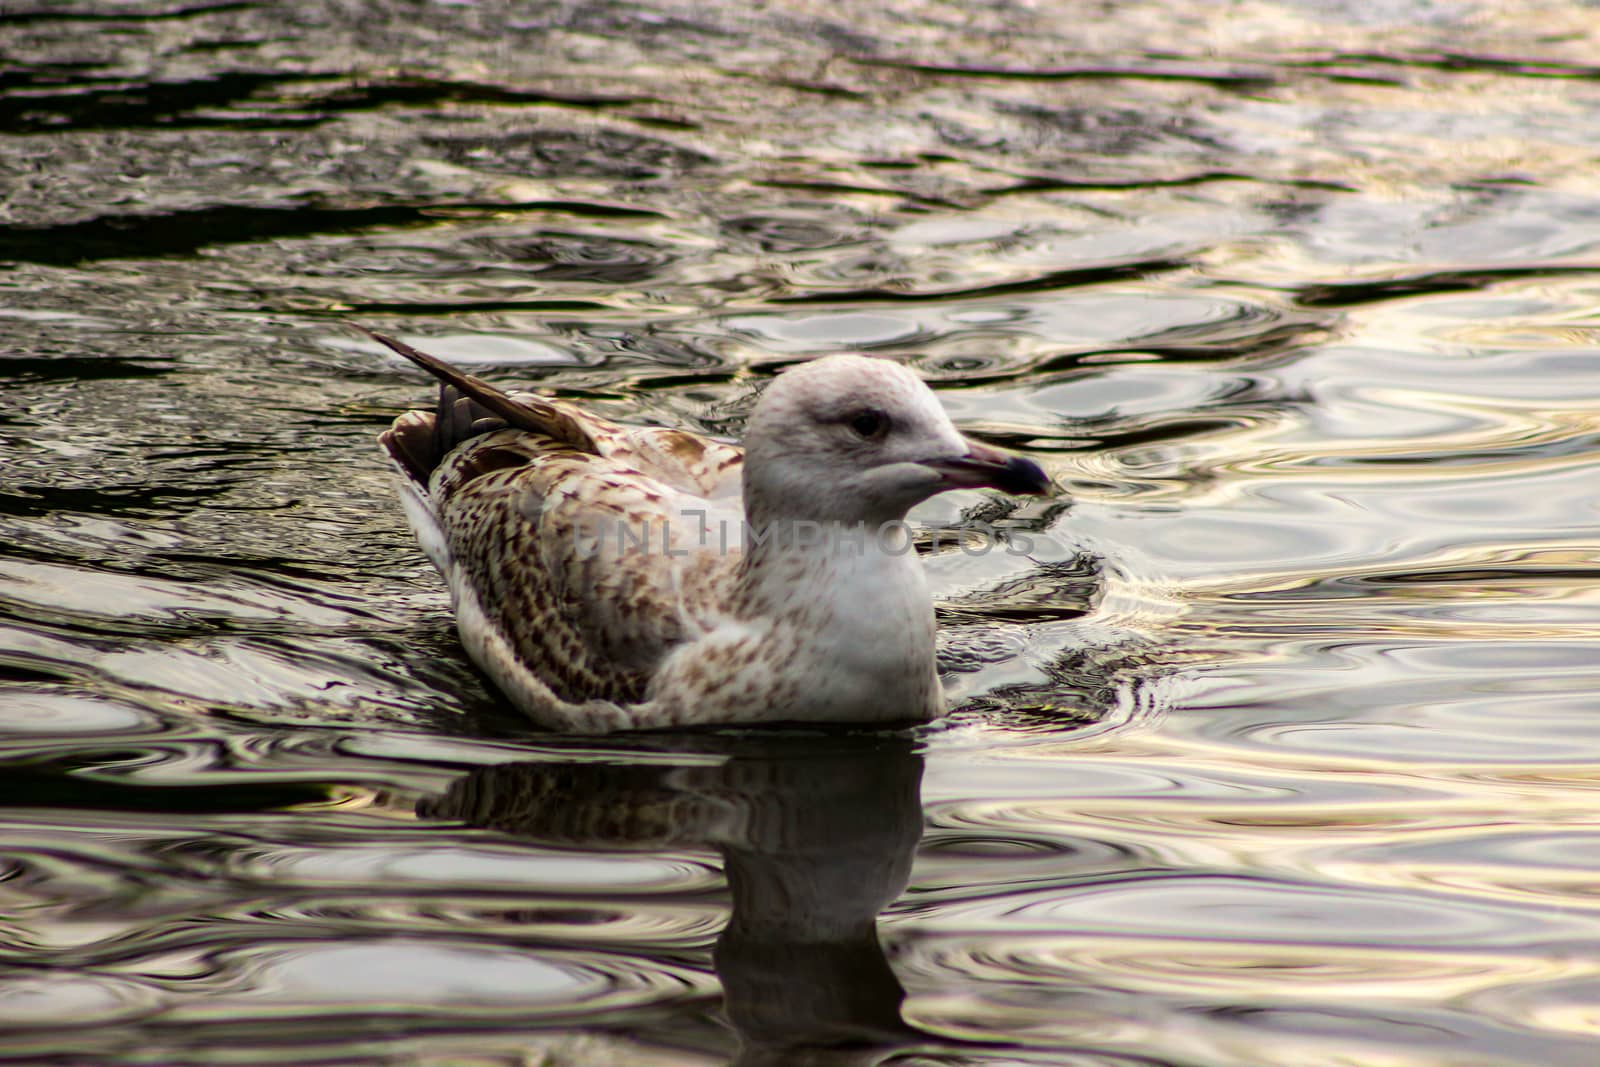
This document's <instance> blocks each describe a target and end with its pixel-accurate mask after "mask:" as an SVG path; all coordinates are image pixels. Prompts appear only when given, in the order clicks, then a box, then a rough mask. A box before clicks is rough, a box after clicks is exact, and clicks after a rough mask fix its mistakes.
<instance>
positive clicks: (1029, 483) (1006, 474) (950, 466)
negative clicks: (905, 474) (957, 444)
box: [922, 441, 1051, 496]
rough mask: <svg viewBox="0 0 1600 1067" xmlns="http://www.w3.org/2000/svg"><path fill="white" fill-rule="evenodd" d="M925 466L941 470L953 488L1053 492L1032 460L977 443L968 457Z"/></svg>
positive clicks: (1034, 493)
mask: <svg viewBox="0 0 1600 1067" xmlns="http://www.w3.org/2000/svg"><path fill="white" fill-rule="evenodd" d="M922 465H923V466H924V467H927V468H928V469H930V470H934V471H938V472H939V474H940V475H942V476H943V477H944V480H945V485H946V487H947V488H950V489H998V490H1000V491H1001V492H1002V493H1012V494H1015V495H1017V496H1046V495H1048V494H1049V492H1050V489H1051V484H1050V476H1049V475H1047V474H1045V472H1044V471H1043V470H1042V469H1041V468H1040V466H1039V465H1038V464H1037V463H1035V462H1034V461H1033V460H1031V459H1024V458H1023V457H1022V456H1013V455H1011V454H1010V453H1008V452H1002V451H1000V450H999V449H998V448H990V447H989V446H988V445H983V444H978V443H977V442H975V441H971V442H968V448H967V452H966V454H965V455H962V456H955V457H952V458H949V459H930V460H924V461H923V463H922Z"/></svg>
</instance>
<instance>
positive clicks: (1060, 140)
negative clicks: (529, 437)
mask: <svg viewBox="0 0 1600 1067" xmlns="http://www.w3.org/2000/svg"><path fill="white" fill-rule="evenodd" d="M0 56H3V57H4V60H5V62H4V63H3V65H0V761H3V772H0V805H3V810H0V964H3V965H0V1059H3V1060H5V1061H7V1062H26V1063H35V1064H55V1063H59V1064H83V1063H125V1064H136V1063H147V1064H246V1063H277V1062H293V1063H300V1064H325V1063H327V1064H331V1063H395V1064H517V1063H550V1064H558V1063H559V1064H566V1063H570V1064H610V1063H616V1064H656V1065H669V1064H670V1065H700V1064H720V1063H727V1062H730V1061H737V1062H741V1063H747V1064H758V1063H781V1064H788V1063H825V1064H834V1063H839V1064H843V1063H852V1064H853V1063H860V1064H877V1063H896V1064H901V1063H904V1064H963V1065H966V1064H970V1065H1001V1064H1006V1065H1011V1064H1069V1065H1085V1067H1087V1065H1091V1064H1093V1065H1097V1067H1134V1065H1143V1067H1151V1065H1185V1067H1191V1065H1192V1067H1201V1065H1203V1067H1272V1065H1285V1067H1291V1065H1292V1067H1307V1065H1323V1064H1327V1065H1333V1064H1343V1065H1363V1067H1367V1065H1371V1067H1376V1065H1380V1064H1381V1065H1384V1067H1425V1065H1427V1067H1472V1065H1495V1067H1499V1065H1507V1064H1527V1065H1537V1067H1552V1065H1567V1064H1572V1065H1587V1064H1593V1063H1596V1062H1600V1043H1597V1038H1596V1035H1597V1032H1600V922H1597V919H1600V870H1597V865H1600V696H1597V693H1596V689H1597V684H1600V567H1597V562H1596V554H1597V549H1600V534H1597V532H1596V520H1597V492H1600V489H1597V486H1600V482H1597V477H1596V456H1597V452H1600V441H1597V434H1600V359H1597V355H1600V197H1597V193H1600V179H1597V174H1600V169H1597V164H1600V148H1597V136H1596V135H1597V130H1600V67H1597V66H1596V65H1595V63H1596V57H1597V56H1600V9H1597V8H1596V7H1595V6H1594V4H1593V3H1590V2H1581V0H1553V2H1551V3H1546V4H1540V5H1529V6H1525V7H1521V8H1519V7H1517V6H1516V5H1504V4H1491V3H1486V2H1485V3H1478V2H1472V0H1459V2H1450V0H1438V2H1429V0H1384V2H1381V3H1354V2H1350V3H1342V2H1338V0H1335V2H1330V3H1312V2H1308V0H1240V2H1234V3H1222V2H1216V0H1206V2H1195V3H1179V2H1176V0H1148V2H1140V0H1135V2H1129V3H1119V4H1110V3H1093V2H1076V0H1037V2H1029V0H960V2H946V0H910V2H906V3H896V4H873V3H862V2H859V0H837V2H834V3H829V4H813V3H808V2H807V0H771V2H763V3H757V4H743V3H724V2H719V0H711V2H697V3H687V2H678V0H656V2H638V3H633V2H617V0H597V2H593V3H575V2H570V0H559V2H549V3H513V2H506V0H456V2H432V3H425V2H415V3H401V2H380V0H365V2H363V0H310V2H305V3H296V4H293V5H283V4H269V3H262V2H256V0H222V2H215V3H204V2H202V3H195V4H185V3H184V0H168V2H164V3H163V2H153V3H132V2H128V3H114V2H110V0H84V2H78V0H64V2H55V0H51V2H46V0H35V2H32V3H28V2H23V0H18V2H7V3H4V4H0ZM344 320H356V321H360V322H363V323H366V324H367V325H370V326H372V327H374V328H377V329H380V330H384V331H387V332H390V333H393V334H395V335H397V336H400V337H402V338H404V339H405V340H407V341H410V342H411V343H413V344H416V345H418V346H420V347H423V348H425V349H427V350H429V351H432V352H434V353H436V354H438V355H441V356H443V357H446V358H449V359H453V360H457V361H461V362H463V363H469V364H472V365H474V369H476V370H478V371H479V372H480V373H483V374H485V375H487V376H489V377H491V378H492V379H493V380H495V381H498V382H502V383H506V384H516V385H530V384H531V385H537V386H541V387H546V388H549V389H552V390H555V391H557V392H558V393H560V394H561V395H564V396H571V397H577V398H581V399H584V400H585V401H586V402H588V403H591V404H593V405H594V406H596V407H597V408H599V409H602V410H604V411H606V412H608V413H610V414H612V415H615V416H617V417H621V418H627V419H632V420H641V421H649V422H657V423H666V424H673V425H685V426H689V427H692V428H695V429H698V430H701V431H705V432H711V433H718V434H728V435H736V434H737V433H738V431H739V427H740V424H741V420H742V419H743V417H744V415H745V413H746V412H747V411H748V409H749V404H750V399H751V396H752V393H753V391H754V389H755V387H756V386H758V385H759V383H760V382H761V381H763V380H764V379H766V378H767V377H768V376H769V375H770V374H771V373H772V372H774V371H775V370H776V369H777V368H779V367H782V366H784V365H786V364H788V363H790V362H793V361H795V360H799V359H803V358H806V357H808V356H811V355H815V354H818V353H824V352H831V351H839V350H861V351H867V352H872V353H876V354H880V355H883V356H886V357H889V358H893V359H897V360H901V361H904V362H906V363H908V364H910V365H912V366H914V367H916V368H917V369H918V370H919V371H920V372H922V373H923V374H924V375H925V376H926V377H928V378H929V379H930V380H931V381H932V382H933V383H934V384H935V386H936V387H937V388H938V389H939V391H940V393H941V396H942V397H943V399H944V400H945V402H946V403H947V404H948V406H949V407H950V409H951V410H952V412H953V413H954V414H955V416H956V417H957V419H958V421H959V422H960V424H961V425H962V426H963V428H964V429H966V430H968V431H970V432H972V433H974V434H975V435H978V436H981V437H983V438H985V439H987V440H990V441H992V442H995V443H998V444H1001V445H1005V446H1007V447H1011V448H1015V449H1018V450H1020V451H1023V452H1025V453H1027V454H1028V455H1030V456H1033V457H1034V458H1036V459H1038V460H1039V461H1040V462H1041V463H1043V464H1044V465H1045V466H1046V467H1047V468H1048V469H1049V470H1050V472H1051V473H1052V474H1053V475H1054V476H1055V477H1056V478H1057V480H1058V481H1059V482H1060V483H1061V484H1062V485H1063V486H1064V487H1066V488H1067V489H1068V490H1069V491H1070V494H1071V495H1070V500H1069V501H1056V502H1052V503H1050V504H1029V505H1027V506H1025V507H1020V508H1019V507H1017V506H1016V505H1015V503H1014V502H1011V503H1007V502H1003V501H997V500H995V499H991V498H988V497H985V496H984V495H982V494H963V495H957V496H952V497H950V498H947V499H943V500H941V501H938V502H936V503H934V504H933V505H930V506H928V507H926V508H924V509H922V510H921V511H919V512H918V513H917V516H916V517H917V518H918V519H919V521H921V522H923V523H925V524H927V525H929V526H932V525H933V524H936V523H937V524H943V523H962V522H965V523H971V524H978V523H991V524H993V525H995V526H996V527H998V528H1001V529H1003V530H1005V531H1006V532H1007V533H1008V534H1009V535H1010V536H1012V537H1013V538H1014V539H1017V541H1018V542H1020V539H1022V538H1026V539H1027V540H1028V542H1029V543H1030V546H1031V547H1030V548H1029V551H1028V553H1027V554H1026V555H1019V554H1016V553H1011V552H1001V551H990V552H986V553H985V552H982V551H981V550H974V549H973V546H972V545H970V544H965V543H963V544H960V545H957V544H942V545H939V546H931V545H929V546H926V547H928V548H929V552H928V557H927V558H928V565H929V568H930V573H931V574H932V576H933V581H934V585H935V590H936V594H937V596H938V599H939V602H940V610H941V615H942V618H943V623H944V628H945V634H946V638H947V647H946V648H945V650H944V665H945V667H946V668H947V678H948V682H949V685H950V689H951V692H952V694H953V697H954V698H955V700H956V703H957V704H958V705H959V707H958V710H957V711H956V713H955V714H954V715H952V716H951V718H950V719H949V720H948V721H946V722H944V723H941V724H939V725H937V726H934V727H931V728H928V729H924V730H919V731H916V732H914V733H909V734H895V733H885V734H869V735H840V734H837V733H836V732H830V731H826V730H822V731H818V730H809V731H806V730H793V731H776V732H772V731H768V732H756V733H754V734H750V733H740V732H737V731H720V732H719V731H711V732H705V733H700V734H680V735H663V736H656V737H641V738H621V739H613V740H606V741H598V742H597V741H593V740H587V741H586V740H582V739H572V738H559V737H551V736H548V735H543V734H540V733H538V732H537V731H535V730H533V729H531V728H530V727H528V726H527V725H526V724H524V723H523V722H522V721H520V720H519V719H518V718H517V716H516V715H515V713H514V712H512V711H511V710H509V709H508V708H507V707H506V706H505V705H504V703H503V702H502V701H501V700H500V699H499V698H498V697H496V696H495V694H494V693H493V692H492V691H490V690H489V689H488V688H486V686H485V683H484V682H483V681H482V680H481V678H480V677H479V676H478V675H477V674H476V673H475V671H474V670H473V669H472V668H471V666H470V664H468V663H467V662H466V661H465V659H464V657H463V655H462V653H461V651H460V650H459V648H458V646H457V644H456V641H455V638H454V636H453V632H452V628H451V622H450V618H449V614H448V603H447V598H446V596H445V593H444V591H443V589H442V587H441V584H440V582H439V581H438V579H437V577H436V575H435V574H434V573H433V572H432V570H431V569H430V568H429V567H428V566H427V564H426V563H425V561H424V560H423V558H422V556H421V555H420V553H419V552H418V551H417V549H416V548H415V546H414V544H413V542H412V539H411V537H410V534H409V532H408V531H407V530H406V528H405V526H404V523H403V520H402V518H401V515H400V512H399V508H398V507H397V505H396V504H395V502H394V500H393V495H392V491H391V488H390V486H389V484H388V481H387V474H386V471H385V469H384V467H383V466H382V464H381V462H380V460H379V459H378V456H377V452H376V449H375V446H374V442H373V438H374V435H375V434H376V433H377V431H378V430H379V429H380V428H381V427H382V426H383V425H384V424H385V423H386V422H387V421H388V420H390V419H391V418H393V416H394V415H395V414H396V413H397V412H399V411H401V410H404V409H405V408H406V407H408V406H411V405H413V404H418V403H422V402H424V401H426V400H427V398H428V396H429V394H430V388H429V386H428V384H427V383H426V382H424V381H422V380H421V379H420V378H419V376H418V375H417V374H416V373H414V372H413V371H412V370H410V369H408V368H407V367H406V366H403V365H401V364H400V363H398V362H397V361H396V360H394V359H392V358H390V357H389V356H387V355H386V354H385V353H384V352H383V351H382V350H381V349H379V348H378V347H377V346H376V345H375V344H373V343H370V342H368V341H366V340H364V339H361V338H360V337H358V335H356V334H355V333H354V332H353V331H351V330H349V329H348V328H347V327H346V326H345V325H344Z"/></svg>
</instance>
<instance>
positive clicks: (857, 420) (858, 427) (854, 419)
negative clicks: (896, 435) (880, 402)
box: [850, 409, 889, 441]
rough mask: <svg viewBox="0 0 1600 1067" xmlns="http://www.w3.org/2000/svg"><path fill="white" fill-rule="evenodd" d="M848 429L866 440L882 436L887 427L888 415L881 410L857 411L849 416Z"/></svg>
mask: <svg viewBox="0 0 1600 1067" xmlns="http://www.w3.org/2000/svg"><path fill="white" fill-rule="evenodd" d="M850 429H851V430H853V431H855V434H856V436H857V437H860V438H862V439H863V440H866V441H871V440H872V439H873V438H876V437H882V436H883V435H884V434H885V433H886V432H888V429H889V416H887V415H885V414H884V413H883V412H881V411H872V410H870V409H869V410H867V411H858V412H856V413H855V414H854V415H851V416H850Z"/></svg>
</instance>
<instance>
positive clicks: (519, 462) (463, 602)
mask: <svg viewBox="0 0 1600 1067" xmlns="http://www.w3.org/2000/svg"><path fill="white" fill-rule="evenodd" d="M379 339H380V340H382V341H383V342H384V343H385V344H387V345H389V347H391V348H393V349H394V350H395V351H397V352H399V353H400V354H401V355H404V356H406V357H407V358H408V359H411V360H412V361H413V362H415V363H418V364H419V365H420V366H422V367H424V368H425V369H427V370H428V371H429V372H430V373H432V374H434V375H435V376H436V377H438V378H440V379H441V381H442V382H444V383H445V388H444V389H443V390H442V395H441V403H440V407H439V410H437V411H436V412H431V413H430V412H423V411H413V412H408V413H407V414H405V415H403V416H401V418H400V419H398V420H397V421H396V422H395V424H394V426H393V427H392V428H391V429H390V430H389V431H387V432H386V433H384V434H383V435H381V437H380V441H381V442H382V443H383V445H384V448H385V449H386V450H387V452H388V453H389V455H390V457H391V458H392V459H393V460H394V462H395V465H396V466H397V467H398V468H399V469H400V471H401V473H402V475H403V476H404V479H405V480H406V481H409V483H410V484H409V485H408V486H403V489H404V490H406V491H407V492H408V496H409V499H408V501H407V511H408V515H409V517H410V518H411V520H412V524H413V526H414V527H416V528H417V532H418V536H419V539H420V540H421V541H422V542H423V545H424V547H425V548H428V549H429V555H430V556H431V557H432V558H433V559H434V562H435V563H436V564H437V565H438V566H439V568H440V570H441V571H442V572H443V573H444V575H445V577H446V580H447V581H448V583H449V584H450V587H451V592H452V595H453V597H454V599H455V601H456V608H457V612H456V613H457V619H458V622H459V624H460V626H461V629H462V637H463V641H464V643H466V645H467V647H468V650H469V651H471V652H473V654H474V658H476V659H478V661H479V663H480V665H482V666H484V667H485V669H486V670H488V671H489V673H490V674H491V675H492V676H494V677H495V679H496V681H497V682H500V684H501V687H502V688H503V689H505V690H506V691H508V692H510V693H512V694H513V695H514V696H516V695H518V694H519V693H522V694H526V693H532V694H533V696H531V697H527V696H524V697H523V700H524V701H537V700H538V699H540V698H541V697H542V694H543V693H545V692H548V693H549V694H551V695H552V696H553V697H554V698H556V699H558V700H560V701H565V702H569V703H577V702H582V701H586V700H591V699H603V700H609V701H614V702H617V703H632V702H636V701H638V700H640V699H642V697H643V693H644V689H645V686H646V685H647V684H648V681H649V678H650V676H651V674H652V673H653V671H654V669H655V667H656V666H657V664H659V662H660V660H661V659H662V657H663V656H665V654H666V653H667V652H668V651H670V650H671V649H672V648H673V647H675V646H676V645H677V644H678V643H680V642H682V641H684V640H686V639H689V638H691V637H694V636H698V635H699V634H700V633H702V632H704V630H705V629H706V628H707V627H708V626H709V625H710V624H711V621H712V620H714V619H715V618H716V617H717V615H718V612H719V608H720V606H721V601H722V594H723V592H724V591H725V589H726V584H727V583H726V575H727V574H728V573H730V572H731V570H732V567H733V565H734V564H735V562H736V557H737V555H738V552H739V545H740V543H741V539H740V538H739V533H740V532H741V529H742V513H741V512H740V510H739V505H738V502H737V499H733V500H730V499H729V498H728V495H727V490H728V485H729V482H730V481H732V482H733V483H735V484H736V483H737V475H738V468H739V464H740V462H741V460H742V453H741V452H740V450H739V449H738V448H736V447H735V446H732V445H728V444H723V443H720V442H716V441H711V440H709V439H707V438H702V437H698V436H696V435H693V434H689V433H685V432H683V431H679V430H664V429H637V428H628V427H623V426H619V425H617V424H616V423H612V422H610V421H609V420H606V419H603V418H600V417H599V416H596V415H593V414H591V413H589V412H585V411H583V410H582V409H580V408H577V407H574V406H573V405H571V404H566V403H563V402H561V401H558V400H552V399H549V398H545V397H538V396H533V395H530V394H518V395H514V396H512V395H507V394H505V393H502V392H500V391H499V390H497V389H495V388H494V387H492V386H490V385H488V384H487V383H484V382H482V381H480V380H478V379H476V378H474V377H472V376H470V375H466V374H462V373H461V372H459V371H456V370H455V369H454V368H451V367H449V366H448V365H447V364H443V363H440V362H439V361H438V360H435V359H433V358H432V357H428V356H425V355H423V354H422V353H419V352H416V351H415V350H414V349H410V348H409V347H408V346H404V345H400V344H399V343H398V342H392V341H389V340H387V339H384V338H379ZM496 427H498V428H496ZM441 450H443V451H442V454H441ZM474 628H484V629H485V630H486V631H487V632H483V633H474V632H471V631H473V629H474ZM497 648H498V649H499V650H500V651H499V652H496V651H495V650H496V649H497ZM496 660H498V661H504V662H491V661H496ZM527 675H531V676H532V677H531V678H530V677H527ZM529 710H534V709H532V708H530V709H529Z"/></svg>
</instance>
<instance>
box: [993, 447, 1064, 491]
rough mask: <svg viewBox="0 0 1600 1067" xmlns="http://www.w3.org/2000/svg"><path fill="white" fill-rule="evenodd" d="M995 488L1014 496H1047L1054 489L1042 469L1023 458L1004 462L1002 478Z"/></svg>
mask: <svg viewBox="0 0 1600 1067" xmlns="http://www.w3.org/2000/svg"><path fill="white" fill-rule="evenodd" d="M997 481H999V482H1000V483H1001V484H1000V485H998V486H996V488H998V489H1000V490H1001V491H1002V492H1007V493H1012V494H1014V495H1016V496H1049V495H1050V491H1051V490H1052V489H1054V488H1055V485H1054V483H1052V482H1051V481H1050V476H1049V475H1048V474H1046V473H1045V472H1044V468H1043V467H1041V466H1039V465H1038V464H1037V463H1035V462H1034V461H1033V460H1031V459H1027V458H1025V457H1023V456H1012V457H1011V458H1010V459H1009V460H1007V461H1006V466H1005V471H1004V474H1003V475H1002V477H1000V478H999V479H997Z"/></svg>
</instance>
